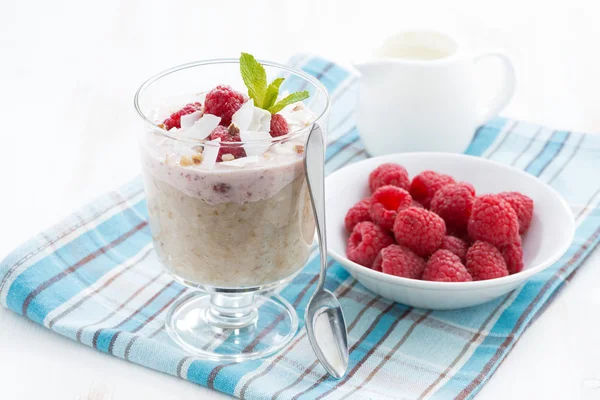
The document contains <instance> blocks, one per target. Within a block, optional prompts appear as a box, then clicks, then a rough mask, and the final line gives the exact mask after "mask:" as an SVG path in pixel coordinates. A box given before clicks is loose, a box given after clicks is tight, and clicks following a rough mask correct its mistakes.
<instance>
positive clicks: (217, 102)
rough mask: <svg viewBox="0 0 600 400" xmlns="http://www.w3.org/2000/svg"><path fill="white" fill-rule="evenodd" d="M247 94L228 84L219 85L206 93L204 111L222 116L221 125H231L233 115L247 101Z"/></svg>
mask: <svg viewBox="0 0 600 400" xmlns="http://www.w3.org/2000/svg"><path fill="white" fill-rule="evenodd" d="M246 100H247V99H246V96H244V95H243V94H242V93H240V92H237V91H235V90H233V89H232V88H231V87H229V86H227V85H219V86H217V87H216V88H214V89H213V90H211V91H210V92H208V94H207V95H206V99H205V100H204V112H205V113H207V114H212V115H216V116H217V117H221V125H223V126H229V124H231V117H232V116H233V114H235V112H236V111H237V110H239V109H240V107H242V104H244V103H245V102H246Z"/></svg>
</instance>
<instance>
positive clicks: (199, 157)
mask: <svg viewBox="0 0 600 400" xmlns="http://www.w3.org/2000/svg"><path fill="white" fill-rule="evenodd" d="M192 161H193V162H194V164H196V165H198V164H202V161H204V156H203V155H202V153H198V154H194V155H193V156H192Z"/></svg>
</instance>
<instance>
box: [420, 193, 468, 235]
mask: <svg viewBox="0 0 600 400" xmlns="http://www.w3.org/2000/svg"><path fill="white" fill-rule="evenodd" d="M474 202H475V198H474V197H473V195H472V194H471V192H470V190H469V188H468V187H466V186H465V185H463V184H460V183H459V184H456V185H446V186H444V187H441V188H439V189H438V190H437V192H436V193H435V195H434V196H433V199H432V200H431V204H430V207H429V209H430V210H431V211H433V212H434V213H436V214H437V215H439V216H440V217H442V219H443V220H444V222H446V229H448V232H458V233H462V232H466V230H467V223H468V222H469V217H470V216H471V210H472V209H473V203H474Z"/></svg>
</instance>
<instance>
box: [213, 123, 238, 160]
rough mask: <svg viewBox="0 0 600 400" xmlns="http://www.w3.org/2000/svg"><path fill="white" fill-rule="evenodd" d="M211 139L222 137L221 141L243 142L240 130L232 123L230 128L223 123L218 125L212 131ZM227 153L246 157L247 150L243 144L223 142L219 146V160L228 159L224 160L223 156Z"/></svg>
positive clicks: (235, 156)
mask: <svg viewBox="0 0 600 400" xmlns="http://www.w3.org/2000/svg"><path fill="white" fill-rule="evenodd" d="M209 139H210V140H215V139H221V143H223V142H229V143H232V142H241V139H240V131H239V129H237V128H236V127H235V125H234V124H231V125H230V126H229V128H226V127H224V126H223V125H219V126H217V127H216V128H215V129H213V131H212V132H211V134H210V136H209ZM226 154H231V156H233V157H234V158H242V157H246V151H245V150H244V148H243V147H242V145H241V144H240V145H236V144H222V145H221V147H220V148H219V154H218V155H217V162H220V161H226V160H223V156H224V155H226ZM230 159H231V158H230Z"/></svg>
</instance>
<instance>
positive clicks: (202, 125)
mask: <svg viewBox="0 0 600 400" xmlns="http://www.w3.org/2000/svg"><path fill="white" fill-rule="evenodd" d="M182 118H183V117H182ZM219 122H221V118H220V117H217V116H216V115H212V114H204V115H203V116H202V118H200V119H199V120H198V121H196V122H194V125H192V126H191V127H189V128H187V129H185V130H182V132H181V136H182V137H183V138H185V139H196V140H202V139H206V138H207V137H208V135H210V134H211V132H212V131H213V130H214V129H215V128H216V127H217V126H218V125H219Z"/></svg>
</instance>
